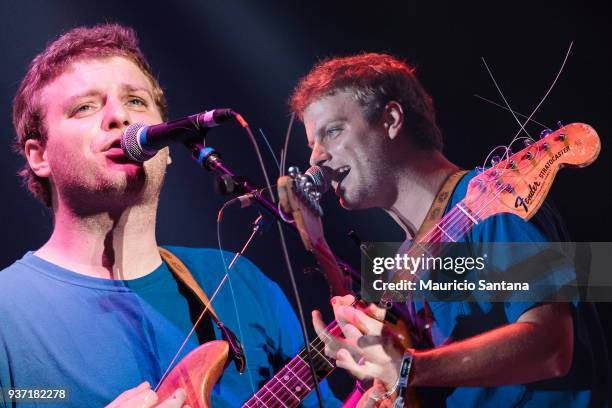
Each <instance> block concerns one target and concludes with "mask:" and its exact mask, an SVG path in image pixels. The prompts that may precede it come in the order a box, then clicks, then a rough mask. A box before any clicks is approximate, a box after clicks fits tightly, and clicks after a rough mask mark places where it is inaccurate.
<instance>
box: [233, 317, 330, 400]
mask: <svg viewBox="0 0 612 408" xmlns="http://www.w3.org/2000/svg"><path fill="white" fill-rule="evenodd" d="M327 331H328V332H330V333H331V334H332V335H338V334H339V333H340V326H338V324H337V323H336V322H335V321H333V322H332V323H331V324H329V325H328V326H327ZM324 348H325V343H323V342H322V341H321V340H320V339H319V338H316V339H315V340H313V341H312V342H311V343H310V354H311V357H312V362H313V366H314V369H315V373H316V375H317V379H318V381H321V380H323V379H324V378H325V377H327V376H328V375H329V374H330V373H331V372H332V371H333V370H334V368H336V365H335V363H334V361H333V360H331V359H329V358H328V357H327V356H325V354H324V350H323V349H324ZM314 387H315V382H314V378H312V374H311V371H310V368H309V367H308V356H307V350H306V348H303V349H302V351H300V353H299V354H298V355H297V356H295V357H294V358H293V359H292V360H291V361H290V362H289V363H287V365H285V366H284V367H283V369H282V370H280V371H279V372H278V373H277V374H276V375H275V376H274V377H273V378H272V379H271V380H270V381H268V382H267V383H266V384H264V386H263V388H261V389H260V390H259V391H257V393H255V395H253V397H251V399H249V400H248V401H247V402H245V403H244V405H243V407H248V408H253V407H297V406H298V405H300V403H301V402H302V401H303V400H304V398H306V396H307V395H308V394H309V393H310V392H311V391H312V390H313V389H314Z"/></svg>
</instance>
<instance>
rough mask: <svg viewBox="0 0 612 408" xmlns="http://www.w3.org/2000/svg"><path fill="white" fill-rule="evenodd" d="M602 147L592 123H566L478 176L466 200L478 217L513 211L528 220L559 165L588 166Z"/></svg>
mask: <svg viewBox="0 0 612 408" xmlns="http://www.w3.org/2000/svg"><path fill="white" fill-rule="evenodd" d="M600 149H601V142H600V140H599V136H598V135H597V132H595V130H594V129H593V128H592V127H590V126H589V125H586V124H583V123H573V124H571V125H567V126H564V127H562V128H561V129H559V130H557V131H555V132H550V133H548V134H544V135H543V137H542V138H541V139H540V140H538V141H537V142H535V143H533V144H528V145H527V146H526V147H525V148H524V149H523V150H521V151H520V152H518V153H514V154H511V155H509V157H507V158H505V159H504V160H500V161H498V162H497V163H494V165H493V166H492V167H491V168H488V169H485V170H484V171H483V172H482V173H480V174H478V175H477V176H475V177H474V178H473V179H472V180H470V183H469V185H468V189H467V194H466V197H465V200H464V203H465V205H466V206H467V207H468V208H469V209H470V211H471V212H472V215H474V216H476V217H477V218H479V219H485V218H487V217H489V216H492V215H495V214H498V213H512V214H516V215H518V216H519V217H521V218H523V219H525V220H528V219H529V218H531V217H532V216H533V215H534V214H535V213H536V212H537V211H538V209H539V208H540V206H541V205H542V203H543V202H544V199H545V198H546V196H547V194H548V191H549V189H550V187H551V185H552V183H553V180H554V178H555V175H556V174H557V172H558V171H559V169H560V168H562V167H564V166H570V167H584V166H588V165H589V164H591V163H592V162H593V161H595V159H596V158H597V156H598V155H599V151H600Z"/></svg>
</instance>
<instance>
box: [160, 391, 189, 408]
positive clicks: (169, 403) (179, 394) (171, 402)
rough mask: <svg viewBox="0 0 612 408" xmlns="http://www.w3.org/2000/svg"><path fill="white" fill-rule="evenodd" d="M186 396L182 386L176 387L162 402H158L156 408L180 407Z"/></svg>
mask: <svg viewBox="0 0 612 408" xmlns="http://www.w3.org/2000/svg"><path fill="white" fill-rule="evenodd" d="M186 398H187V393H185V390H184V389H182V388H177V389H176V391H174V393H172V395H171V396H170V397H168V399H166V400H165V401H164V402H162V403H161V404H159V405H158V406H157V408H180V407H182V406H183V403H184V402H185V399H186Z"/></svg>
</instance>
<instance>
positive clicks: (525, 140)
mask: <svg viewBox="0 0 612 408" xmlns="http://www.w3.org/2000/svg"><path fill="white" fill-rule="evenodd" d="M523 144H524V145H525V147H529V146H531V145H532V144H533V140H531V139H523Z"/></svg>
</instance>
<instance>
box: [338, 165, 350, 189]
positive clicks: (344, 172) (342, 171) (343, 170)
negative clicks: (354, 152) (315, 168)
mask: <svg viewBox="0 0 612 408" xmlns="http://www.w3.org/2000/svg"><path fill="white" fill-rule="evenodd" d="M350 172H351V166H342V167H339V168H338V169H336V172H335V174H334V181H335V182H336V194H337V193H338V190H339V188H340V184H342V181H343V180H344V179H345V178H346V176H348V174H349V173H350Z"/></svg>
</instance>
